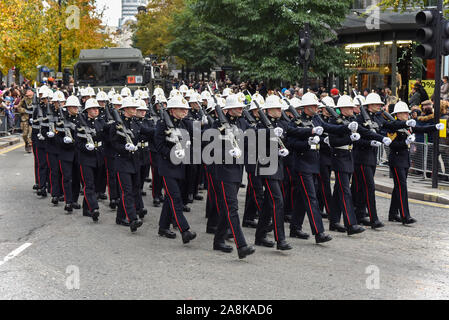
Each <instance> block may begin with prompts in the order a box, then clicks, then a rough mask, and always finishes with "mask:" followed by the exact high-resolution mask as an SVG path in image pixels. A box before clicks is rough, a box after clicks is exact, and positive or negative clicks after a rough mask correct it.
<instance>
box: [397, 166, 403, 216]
mask: <svg viewBox="0 0 449 320" xmlns="http://www.w3.org/2000/svg"><path fill="white" fill-rule="evenodd" d="M394 172H395V173H396V178H397V179H398V184H399V198H400V199H401V211H402V216H403V217H404V218H405V212H404V204H403V202H402V191H401V182H400V181H399V176H398V172H397V171H396V168H394Z"/></svg>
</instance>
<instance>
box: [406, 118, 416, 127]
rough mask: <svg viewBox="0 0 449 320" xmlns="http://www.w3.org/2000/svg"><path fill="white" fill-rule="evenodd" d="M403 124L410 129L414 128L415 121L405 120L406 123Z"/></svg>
mask: <svg viewBox="0 0 449 320" xmlns="http://www.w3.org/2000/svg"><path fill="white" fill-rule="evenodd" d="M405 124H406V125H407V127H412V128H414V127H416V121H415V120H413V119H411V120H407V121H406V122H405Z"/></svg>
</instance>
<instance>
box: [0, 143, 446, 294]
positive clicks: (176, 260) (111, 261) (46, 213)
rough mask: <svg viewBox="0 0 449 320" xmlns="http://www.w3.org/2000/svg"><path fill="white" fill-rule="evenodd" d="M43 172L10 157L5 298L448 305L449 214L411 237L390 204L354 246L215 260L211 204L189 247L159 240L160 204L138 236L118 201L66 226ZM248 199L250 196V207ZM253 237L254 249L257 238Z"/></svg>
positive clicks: (0, 244) (3, 210)
mask: <svg viewBox="0 0 449 320" xmlns="http://www.w3.org/2000/svg"><path fill="white" fill-rule="evenodd" d="M32 162H33V160H32V155H29V154H24V152H23V148H18V149H15V150H13V151H10V152H7V153H3V154H0V298H1V299H181V300H184V299H195V300H196V299H373V298H374V299H440V298H445V299H447V298H449V286H448V284H449V250H448V245H449V228H448V227H447V219H448V214H449V210H448V207H433V206H428V205H423V204H413V203H412V204H411V211H412V216H413V217H415V218H416V219H418V222H419V223H418V224H416V225H413V226H407V227H406V226H402V225H401V224H397V223H392V222H388V221H386V220H387V214H388V206H389V200H388V199H386V198H384V197H378V198H377V206H378V211H379V215H380V217H381V218H383V221H384V222H385V223H386V227H385V228H383V229H381V230H378V231H373V230H371V229H370V230H367V231H366V232H364V233H362V234H360V235H356V236H351V237H348V236H346V235H345V234H339V233H334V232H331V235H332V236H333V237H334V240H333V241H331V242H328V243H326V244H324V245H316V244H315V241H314V239H312V238H311V239H310V240H307V241H305V240H298V239H289V241H290V243H291V244H292V245H293V246H294V249H293V250H291V251H288V252H287V253H285V252H279V251H276V250H275V249H268V248H260V247H257V249H256V253H255V254H254V255H252V256H250V257H248V258H246V259H244V260H239V259H238V258H237V253H236V252H235V250H234V252H233V253H231V254H225V253H218V252H216V251H213V250H212V238H213V236H212V235H209V234H206V233H205V228H206V221H205V218H204V208H205V202H204V201H201V202H195V203H194V204H193V205H192V212H191V213H187V214H186V215H187V218H188V220H189V222H190V224H191V226H192V230H194V231H196V232H197V233H198V236H197V239H195V240H194V241H192V242H191V243H190V244H188V245H183V244H182V241H181V239H180V236H179V234H178V237H177V239H174V240H170V239H166V238H161V237H159V236H158V235H157V222H158V218H159V213H160V208H153V207H152V206H151V196H150V195H149V196H147V197H145V203H146V206H147V208H148V209H149V215H148V216H147V217H146V218H145V222H144V225H143V226H142V227H141V228H140V229H139V230H138V232H137V233H135V234H131V232H130V231H129V228H126V227H120V226H117V225H116V224H115V212H113V211H111V210H110V209H109V208H107V207H106V206H105V204H107V202H104V203H103V204H101V216H100V222H99V223H98V224H94V223H93V222H92V220H91V219H90V218H85V217H83V216H82V214H81V212H80V211H76V213H75V214H73V215H71V216H67V215H65V214H64V211H63V206H62V205H61V204H60V205H59V206H58V207H53V206H52V205H51V204H50V199H49V198H47V199H45V200H40V199H38V198H37V196H36V195H35V194H34V193H33V191H32V190H31V187H32V185H33V182H34V181H33V180H34V179H33V169H32ZM145 188H148V186H146V187H145ZM149 194H150V193H149ZM203 195H204V196H205V195H206V194H205V192H204V193H203ZM243 197H244V189H241V192H240V200H241V201H240V208H241V209H242V206H243V204H244V201H243V199H244V198H243ZM306 223H307V224H305V228H304V229H305V230H306V231H310V229H309V225H308V222H307V221H306ZM325 224H326V226H327V222H325ZM244 233H245V236H246V238H247V240H248V242H249V243H253V241H254V230H253V229H244ZM230 243H231V242H230ZM24 244H27V245H26V246H28V247H26V248H25V247H24ZM18 248H20V249H24V250H23V251H22V252H20V253H17V251H15V250H16V249H18ZM11 253H13V254H12V255H11ZM8 255H9V256H8ZM77 270H78V271H79V289H77V288H78V286H77V282H76V274H77V273H76V271H77ZM367 272H368V273H367ZM376 275H378V277H376ZM74 279H75V280H74ZM377 280H378V281H377Z"/></svg>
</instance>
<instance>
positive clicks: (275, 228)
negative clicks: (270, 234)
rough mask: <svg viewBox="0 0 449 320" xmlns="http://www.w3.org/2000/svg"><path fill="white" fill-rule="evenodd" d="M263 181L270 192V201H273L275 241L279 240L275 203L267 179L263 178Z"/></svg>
mask: <svg viewBox="0 0 449 320" xmlns="http://www.w3.org/2000/svg"><path fill="white" fill-rule="evenodd" d="M265 183H266V184H267V188H268V192H270V197H271V201H273V220H274V233H275V235H276V241H279V237H278V228H277V225H276V203H275V201H274V198H273V194H272V193H271V189H270V185H269V184H268V180H267V179H265Z"/></svg>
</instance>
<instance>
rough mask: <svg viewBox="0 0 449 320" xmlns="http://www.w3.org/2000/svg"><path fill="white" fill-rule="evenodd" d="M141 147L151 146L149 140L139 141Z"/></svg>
mask: <svg viewBox="0 0 449 320" xmlns="http://www.w3.org/2000/svg"><path fill="white" fill-rule="evenodd" d="M137 145H138V146H139V147H141V148H145V147H148V146H149V143H148V142H140V143H138V144H137Z"/></svg>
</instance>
